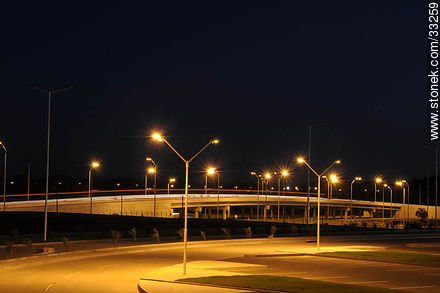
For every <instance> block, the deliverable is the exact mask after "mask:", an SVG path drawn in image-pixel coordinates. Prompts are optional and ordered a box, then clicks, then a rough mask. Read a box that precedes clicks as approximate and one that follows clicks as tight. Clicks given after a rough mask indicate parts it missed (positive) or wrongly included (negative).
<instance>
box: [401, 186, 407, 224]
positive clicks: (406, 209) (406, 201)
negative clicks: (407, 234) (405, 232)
mask: <svg viewBox="0 0 440 293" xmlns="http://www.w3.org/2000/svg"><path fill="white" fill-rule="evenodd" d="M402 184H404V185H406V187H407V188H408V194H407V195H406V210H407V213H406V217H407V218H406V221H407V223H409V183H408V182H407V181H406V180H402Z"/></svg>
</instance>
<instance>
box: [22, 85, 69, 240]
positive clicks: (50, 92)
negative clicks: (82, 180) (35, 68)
mask: <svg viewBox="0 0 440 293" xmlns="http://www.w3.org/2000/svg"><path fill="white" fill-rule="evenodd" d="M29 87H30V88H32V89H33V90H35V91H37V92H40V93H44V94H47V96H48V106H47V107H48V111H47V149H46V197H45V200H44V233H43V241H46V239H47V238H46V236H47V200H48V198H49V157H50V100H51V96H52V94H56V93H60V92H63V91H66V90H69V89H71V88H73V86H67V87H64V88H60V89H56V90H43V89H40V88H37V87H36V86H35V85H29Z"/></svg>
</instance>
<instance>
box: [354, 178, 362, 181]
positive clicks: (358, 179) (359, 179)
mask: <svg viewBox="0 0 440 293" xmlns="http://www.w3.org/2000/svg"><path fill="white" fill-rule="evenodd" d="M354 180H357V181H361V180H362V177H356V178H354Z"/></svg>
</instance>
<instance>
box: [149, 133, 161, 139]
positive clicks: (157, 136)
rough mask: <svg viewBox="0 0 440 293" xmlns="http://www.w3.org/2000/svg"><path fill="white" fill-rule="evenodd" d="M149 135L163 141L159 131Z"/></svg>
mask: <svg viewBox="0 0 440 293" xmlns="http://www.w3.org/2000/svg"><path fill="white" fill-rule="evenodd" d="M151 137H152V138H153V139H155V140H157V141H163V138H162V135H160V134H159V133H154V134H153V135H152V136H151Z"/></svg>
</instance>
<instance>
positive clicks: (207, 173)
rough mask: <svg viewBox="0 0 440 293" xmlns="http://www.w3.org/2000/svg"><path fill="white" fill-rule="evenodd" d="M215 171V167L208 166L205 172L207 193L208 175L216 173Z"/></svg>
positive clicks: (206, 192) (206, 189)
mask: <svg viewBox="0 0 440 293" xmlns="http://www.w3.org/2000/svg"><path fill="white" fill-rule="evenodd" d="M214 173H215V168H212V167H211V168H208V169H207V170H206V174H205V194H206V195H208V175H209V176H211V175H214Z"/></svg>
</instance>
